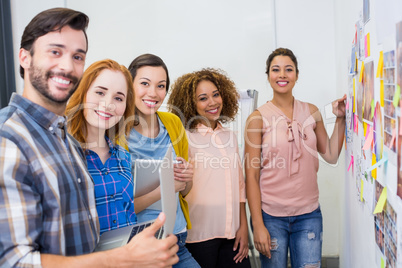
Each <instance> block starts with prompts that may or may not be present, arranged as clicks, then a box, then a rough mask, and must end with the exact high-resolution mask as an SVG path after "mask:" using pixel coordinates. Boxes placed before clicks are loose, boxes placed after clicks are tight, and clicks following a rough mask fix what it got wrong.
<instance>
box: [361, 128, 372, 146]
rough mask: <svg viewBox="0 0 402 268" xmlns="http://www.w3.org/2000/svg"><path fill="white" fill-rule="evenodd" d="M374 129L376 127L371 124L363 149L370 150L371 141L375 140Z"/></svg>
mask: <svg viewBox="0 0 402 268" xmlns="http://www.w3.org/2000/svg"><path fill="white" fill-rule="evenodd" d="M373 130H374V128H370V125H369V126H368V129H367V135H366V142H365V143H364V146H363V150H370V148H371V143H372V142H373V136H374V131H373Z"/></svg>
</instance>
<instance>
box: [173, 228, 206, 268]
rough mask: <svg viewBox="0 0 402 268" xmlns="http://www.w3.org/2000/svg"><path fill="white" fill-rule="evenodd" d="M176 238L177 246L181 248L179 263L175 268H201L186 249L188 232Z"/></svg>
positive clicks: (178, 254)
mask: <svg viewBox="0 0 402 268" xmlns="http://www.w3.org/2000/svg"><path fill="white" fill-rule="evenodd" d="M176 237H177V245H178V246H179V251H177V256H179V262H178V263H176V264H175V265H173V268H201V266H200V265H199V264H198V263H197V261H196V260H195V259H194V258H193V256H192V255H191V253H190V251H188V249H187V248H186V239H187V231H186V232H183V233H180V234H177V235H176Z"/></svg>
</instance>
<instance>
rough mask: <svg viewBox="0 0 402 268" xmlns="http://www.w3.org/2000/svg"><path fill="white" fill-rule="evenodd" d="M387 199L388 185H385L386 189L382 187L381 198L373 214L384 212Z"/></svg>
mask: <svg viewBox="0 0 402 268" xmlns="http://www.w3.org/2000/svg"><path fill="white" fill-rule="evenodd" d="M386 201H387V187H384V189H382V192H381V195H380V198H379V199H378V202H377V205H376V206H375V209H374V212H373V214H377V213H380V212H382V211H383V209H384V206H385V202H386Z"/></svg>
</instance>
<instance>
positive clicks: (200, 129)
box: [195, 122, 223, 136]
mask: <svg viewBox="0 0 402 268" xmlns="http://www.w3.org/2000/svg"><path fill="white" fill-rule="evenodd" d="M195 128H196V130H197V132H198V133H200V134H201V135H202V136H205V135H207V133H214V132H219V131H221V130H222V128H223V127H222V125H221V123H219V122H218V123H217V125H216V128H215V129H212V128H210V127H207V126H206V125H204V124H201V123H198V124H197V126H196V127H195Z"/></svg>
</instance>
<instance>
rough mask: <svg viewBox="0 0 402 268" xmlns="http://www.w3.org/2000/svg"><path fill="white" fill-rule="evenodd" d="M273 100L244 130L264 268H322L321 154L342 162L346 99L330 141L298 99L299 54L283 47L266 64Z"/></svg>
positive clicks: (336, 108)
mask: <svg viewBox="0 0 402 268" xmlns="http://www.w3.org/2000/svg"><path fill="white" fill-rule="evenodd" d="M266 66H267V67H266V68H267V69H266V74H267V75H268V81H269V83H270V85H271V87H272V89H273V93H274V94H273V98H272V100H271V101H268V102H267V103H266V104H264V105H262V106H261V107H259V108H258V109H257V110H256V111H254V112H253V113H252V114H251V115H250V116H249V118H248V120H247V124H246V131H245V159H246V160H245V169H246V184H247V200H248V202H249V207H250V212H251V222H252V227H253V233H254V244H255V247H256V249H257V250H258V251H259V252H260V253H261V254H260V259H261V264H262V267H275V268H278V267H279V268H282V267H283V268H285V267H287V257H288V250H290V258H291V264H292V267H306V266H308V267H320V263H321V247H322V215H321V210H320V206H319V203H318V185H317V171H318V153H319V154H320V155H321V156H322V158H323V159H324V160H326V161H327V162H329V163H335V162H336V161H337V160H338V157H339V154H340V152H341V150H342V143H343V138H344V131H345V104H344V101H345V99H346V95H345V96H344V97H343V98H341V99H339V100H336V101H334V102H333V103H332V107H333V113H334V114H335V115H336V116H337V119H336V123H335V127H334V132H333V134H332V136H331V138H328V134H327V132H326V130H325V127H324V124H323V121H322V117H321V114H320V112H319V110H318V108H317V107H316V106H314V105H313V104H310V103H305V102H301V101H298V100H296V99H295V98H294V97H293V87H294V85H295V83H296V81H297V79H298V74H299V69H298V67H297V59H296V57H295V56H294V54H293V52H292V51H291V50H289V49H286V48H278V49H276V50H275V51H273V52H272V53H271V55H270V56H269V57H268V59H267V64H266Z"/></svg>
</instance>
